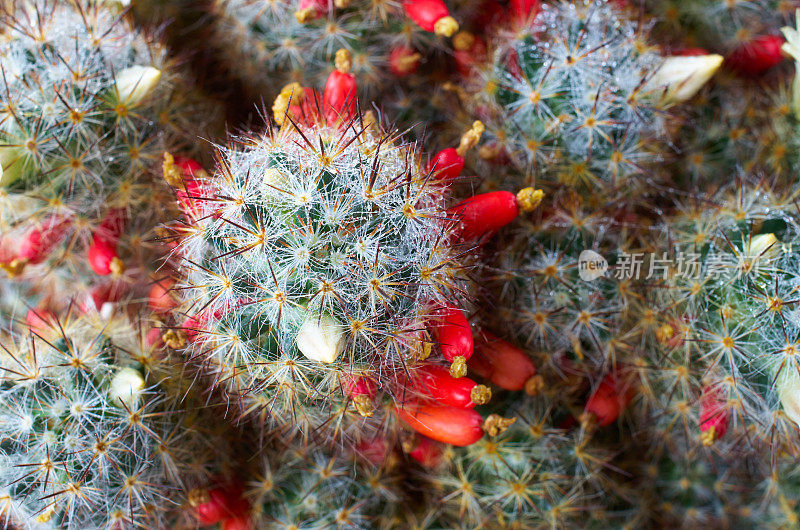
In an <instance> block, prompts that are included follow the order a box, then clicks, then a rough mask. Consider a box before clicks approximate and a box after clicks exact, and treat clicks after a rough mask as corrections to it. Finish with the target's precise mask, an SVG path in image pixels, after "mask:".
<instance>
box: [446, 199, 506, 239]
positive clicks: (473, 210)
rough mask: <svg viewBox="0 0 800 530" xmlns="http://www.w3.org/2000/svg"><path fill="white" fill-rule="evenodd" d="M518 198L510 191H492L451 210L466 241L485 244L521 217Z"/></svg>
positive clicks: (465, 201) (467, 200) (461, 235)
mask: <svg viewBox="0 0 800 530" xmlns="http://www.w3.org/2000/svg"><path fill="white" fill-rule="evenodd" d="M519 211H520V210H519V206H518V204H517V197H516V196H515V195H514V194H513V193H511V192H509V191H492V192H489V193H482V194H480V195H475V196H474V197H471V198H469V199H466V200H464V201H462V202H460V203H459V204H457V205H456V206H453V207H452V208H450V210H449V215H450V216H451V217H453V218H454V219H458V222H459V223H458V235H459V237H460V238H461V239H462V240H464V241H475V242H478V241H480V242H485V241H487V240H489V239H491V238H492V236H494V235H495V234H496V233H497V232H498V231H499V230H500V229H501V228H503V227H504V226H506V225H507V224H509V223H510V222H511V221H513V220H514V219H516V218H517V216H518V215H519Z"/></svg>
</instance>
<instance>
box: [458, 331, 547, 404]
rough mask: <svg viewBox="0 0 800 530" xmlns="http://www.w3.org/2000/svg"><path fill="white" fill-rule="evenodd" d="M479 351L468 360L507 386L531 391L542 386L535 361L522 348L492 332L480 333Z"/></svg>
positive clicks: (476, 371)
mask: <svg viewBox="0 0 800 530" xmlns="http://www.w3.org/2000/svg"><path fill="white" fill-rule="evenodd" d="M477 339H478V340H477V343H476V352H475V355H474V356H473V357H472V359H470V360H469V363H468V365H469V367H470V369H471V370H473V371H474V372H475V373H477V374H478V375H480V376H481V377H484V378H486V379H488V380H490V381H491V382H492V383H494V384H495V385H497V386H499V387H500V388H503V389H505V390H522V389H525V391H526V392H527V393H529V394H531V395H534V394H537V393H538V392H539V390H541V385H542V379H541V377H537V376H536V365H534V364H533V361H532V360H531V358H530V357H528V355H526V354H525V352H523V351H522V350H521V349H519V348H517V347H516V346H514V345H512V344H511V343H509V342H506V341H504V340H503V339H501V338H499V337H497V336H495V335H493V334H492V333H489V332H488V331H485V330H484V331H481V332H479V333H478V334H477Z"/></svg>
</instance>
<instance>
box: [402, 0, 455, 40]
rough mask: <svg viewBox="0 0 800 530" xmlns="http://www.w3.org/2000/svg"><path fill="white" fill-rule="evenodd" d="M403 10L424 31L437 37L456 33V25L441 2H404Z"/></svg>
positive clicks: (427, 0)
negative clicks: (430, 32)
mask: <svg viewBox="0 0 800 530" xmlns="http://www.w3.org/2000/svg"><path fill="white" fill-rule="evenodd" d="M403 10H404V11H405V12H406V15H407V16H408V18H410V19H411V20H413V21H414V22H415V23H416V24H417V25H418V26H419V27H421V28H422V29H424V30H425V31H433V32H434V33H436V34H437V35H443V36H445V37H450V36H452V35H453V34H454V33H455V32H456V31H458V23H457V22H456V21H455V19H453V17H451V16H450V11H449V10H448V9H447V6H446V5H445V4H444V2H442V0H405V1H404V2H403Z"/></svg>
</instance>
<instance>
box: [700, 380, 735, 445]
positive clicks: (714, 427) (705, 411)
mask: <svg viewBox="0 0 800 530" xmlns="http://www.w3.org/2000/svg"><path fill="white" fill-rule="evenodd" d="M726 405H727V400H726V399H725V393H724V392H723V390H722V389H721V388H719V387H706V388H704V389H703V396H702V397H701V398H700V433H701V434H700V441H701V442H702V443H703V445H706V446H708V445H711V444H713V443H714V442H715V441H716V440H719V439H720V438H722V437H723V436H725V433H726V432H727V431H728V407H727V406H726Z"/></svg>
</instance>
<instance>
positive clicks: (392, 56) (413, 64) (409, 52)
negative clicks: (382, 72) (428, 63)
mask: <svg viewBox="0 0 800 530" xmlns="http://www.w3.org/2000/svg"><path fill="white" fill-rule="evenodd" d="M421 58H422V55H420V54H419V53H418V52H417V51H416V50H415V49H414V48H412V47H411V46H405V45H400V46H395V47H394V48H392V51H391V53H389V70H390V71H391V72H392V73H393V74H394V75H396V76H397V77H405V76H407V75H411V74H413V73H414V72H416V71H417V69H418V68H419V61H420V59H421Z"/></svg>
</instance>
